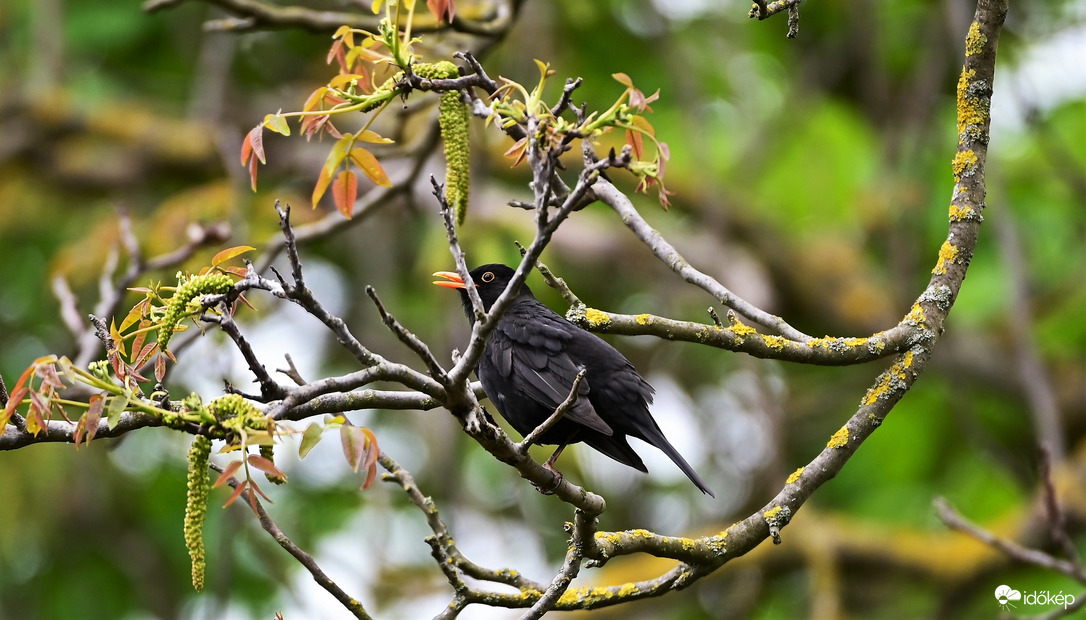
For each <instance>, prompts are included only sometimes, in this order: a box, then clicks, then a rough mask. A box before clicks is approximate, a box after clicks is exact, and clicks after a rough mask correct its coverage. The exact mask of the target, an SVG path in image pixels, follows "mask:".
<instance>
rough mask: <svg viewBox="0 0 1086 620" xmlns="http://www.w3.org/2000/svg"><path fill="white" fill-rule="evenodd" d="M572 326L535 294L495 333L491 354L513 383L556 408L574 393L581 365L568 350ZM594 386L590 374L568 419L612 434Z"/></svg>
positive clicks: (488, 352)
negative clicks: (597, 403)
mask: <svg viewBox="0 0 1086 620" xmlns="http://www.w3.org/2000/svg"><path fill="white" fill-rule="evenodd" d="M570 327H571V326H570V325H569V323H568V322H567V321H565V319H562V318H561V317H560V316H558V315H557V314H555V313H554V312H552V311H551V310H550V309H548V308H547V307H546V306H544V305H543V304H540V303H538V302H536V301H535V300H534V299H533V300H531V302H525V303H523V304H519V303H518V304H516V305H514V306H513V307H511V308H510V309H509V311H507V312H506V314H505V316H503V317H502V320H501V321H500V322H499V323H498V326H497V327H496V328H495V330H494V333H493V334H491V336H490V340H489V341H488V343H487V350H486V354H485V355H486V356H487V357H488V361H489V362H490V365H491V366H492V367H493V368H494V370H496V371H497V372H498V374H499V376H501V377H502V379H503V380H504V381H506V382H507V383H508V384H509V386H510V387H512V388H513V389H514V390H516V391H518V392H520V393H522V394H524V395H526V396H528V397H529V398H531V399H532V400H533V401H535V402H536V403H538V404H540V405H542V406H543V407H545V408H546V409H549V410H554V409H555V408H557V407H558V405H560V404H561V403H562V401H564V400H565V399H566V397H567V396H569V392H570V389H571V388H572V387H573V382H574V380H575V379H576V377H577V373H579V372H580V371H581V367H580V366H579V365H578V364H577V363H576V362H575V361H574V359H573V358H572V357H571V356H570V355H569V352H568V345H569V341H570V338H571V333H570V331H569V329H570ZM589 391H590V387H589V385H588V380H587V379H585V380H582V381H581V387H580V389H579V390H578V398H577V402H576V403H575V404H574V405H573V406H572V407H571V408H570V410H569V411H567V412H566V415H565V417H564V418H563V419H565V420H569V421H571V422H576V423H578V424H581V425H583V426H586V427H588V428H590V429H592V430H594V431H597V432H600V433H603V434H604V435H610V434H612V432H613V430H612V429H611V427H610V426H609V425H608V424H607V423H606V422H604V421H603V419H602V418H601V417H600V416H599V414H597V413H596V410H595V408H593V406H592V403H591V402H589V399H588V393H589ZM540 422H542V420H540Z"/></svg>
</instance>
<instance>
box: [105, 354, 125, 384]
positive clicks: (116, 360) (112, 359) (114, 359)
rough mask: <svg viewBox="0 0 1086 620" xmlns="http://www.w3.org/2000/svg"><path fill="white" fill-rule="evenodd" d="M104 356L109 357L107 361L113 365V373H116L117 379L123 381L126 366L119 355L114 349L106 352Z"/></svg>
mask: <svg viewBox="0 0 1086 620" xmlns="http://www.w3.org/2000/svg"><path fill="white" fill-rule="evenodd" d="M106 357H108V358H109V363H110V364H112V365H113V374H115V375H117V378H118V379H120V380H122V381H124V379H125V378H126V377H127V376H128V367H127V366H125V364H124V362H123V361H122V360H121V356H120V355H118V353H117V352H116V351H113V352H111V353H109V354H107V356H106Z"/></svg>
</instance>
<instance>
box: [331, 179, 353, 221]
mask: <svg viewBox="0 0 1086 620" xmlns="http://www.w3.org/2000/svg"><path fill="white" fill-rule="evenodd" d="M332 198H333V200H334V201H335V203H336V208H337V209H339V212H340V213H342V214H343V215H344V217H346V218H348V219H350V217H351V216H352V215H354V203H355V201H356V200H358V175H356V174H355V173H354V172H353V171H351V170H344V171H342V172H340V173H339V174H338V175H336V180H335V182H334V183H332Z"/></svg>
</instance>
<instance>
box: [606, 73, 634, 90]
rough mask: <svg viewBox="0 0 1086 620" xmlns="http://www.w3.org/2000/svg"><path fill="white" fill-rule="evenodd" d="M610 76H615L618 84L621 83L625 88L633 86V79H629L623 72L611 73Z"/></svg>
mask: <svg viewBox="0 0 1086 620" xmlns="http://www.w3.org/2000/svg"><path fill="white" fill-rule="evenodd" d="M611 77H613V78H615V81H616V82H618V83H619V84H622V85H623V86H625V87H626V88H633V87H634V85H633V80H631V79H630V76H628V75H626V74H625V73H612V74H611Z"/></svg>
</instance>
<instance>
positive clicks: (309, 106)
mask: <svg viewBox="0 0 1086 620" xmlns="http://www.w3.org/2000/svg"><path fill="white" fill-rule="evenodd" d="M327 93H328V87H327V86H321V87H320V88H318V89H317V90H315V91H313V92H312V94H310V95H309V99H306V100H305V105H303V106H302V112H311V111H313V110H316V109H317V106H318V105H319V104H320V102H321V101H322V100H324V96H325V95H326V94H327ZM302 123H303V125H304V124H305V117H303V119H302Z"/></svg>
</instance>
